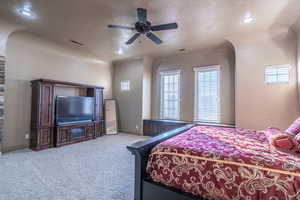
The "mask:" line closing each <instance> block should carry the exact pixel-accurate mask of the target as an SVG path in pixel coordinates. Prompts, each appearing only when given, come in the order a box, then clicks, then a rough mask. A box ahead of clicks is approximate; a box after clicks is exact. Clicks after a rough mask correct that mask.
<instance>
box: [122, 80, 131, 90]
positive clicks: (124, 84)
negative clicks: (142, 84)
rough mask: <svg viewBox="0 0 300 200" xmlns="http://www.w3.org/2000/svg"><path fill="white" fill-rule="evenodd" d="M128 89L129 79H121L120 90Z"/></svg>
mask: <svg viewBox="0 0 300 200" xmlns="http://www.w3.org/2000/svg"><path fill="white" fill-rule="evenodd" d="M129 90H130V81H129V80H125V81H121V91H129Z"/></svg>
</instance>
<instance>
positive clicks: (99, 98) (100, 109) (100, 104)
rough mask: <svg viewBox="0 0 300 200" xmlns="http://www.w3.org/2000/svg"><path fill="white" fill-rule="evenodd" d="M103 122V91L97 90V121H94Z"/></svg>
mask: <svg viewBox="0 0 300 200" xmlns="http://www.w3.org/2000/svg"><path fill="white" fill-rule="evenodd" d="M100 120H103V90H102V89H98V88H97V89H95V119H94V121H100Z"/></svg>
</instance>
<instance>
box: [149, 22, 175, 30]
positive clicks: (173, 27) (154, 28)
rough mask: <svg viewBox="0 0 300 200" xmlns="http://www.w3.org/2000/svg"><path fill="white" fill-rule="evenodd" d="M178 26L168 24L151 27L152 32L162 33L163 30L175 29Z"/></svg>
mask: <svg viewBox="0 0 300 200" xmlns="http://www.w3.org/2000/svg"><path fill="white" fill-rule="evenodd" d="M177 28H178V25H177V23H170V24H161V25H157V26H151V30H152V31H164V30H171V29H177Z"/></svg>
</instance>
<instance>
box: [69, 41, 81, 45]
mask: <svg viewBox="0 0 300 200" xmlns="http://www.w3.org/2000/svg"><path fill="white" fill-rule="evenodd" d="M70 42H72V43H73V44H75V45H77V46H83V44H82V43H80V42H77V41H75V40H70Z"/></svg>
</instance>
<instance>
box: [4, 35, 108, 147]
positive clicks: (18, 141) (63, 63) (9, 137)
mask: <svg viewBox="0 0 300 200" xmlns="http://www.w3.org/2000/svg"><path fill="white" fill-rule="evenodd" d="M6 54H7V65H6V76H7V78H6V91H5V98H6V101H5V121H4V136H3V150H4V151H7V150H11V149H15V148H21V147H25V146H27V145H28V140H26V139H25V134H28V133H29V132H30V129H29V128H30V127H29V126H30V108H31V87H30V80H33V79H38V78H47V79H55V80H62V81H73V82H78V83H86V84H94V85H100V86H104V87H105V92H104V96H105V97H106V98H110V97H112V90H111V66H110V64H109V63H104V62H102V61H100V60H96V59H93V58H91V57H88V56H87V55H85V54H82V53H81V52H80V51H79V50H78V51H77V50H73V49H71V48H69V47H65V46H61V45H58V44H55V43H53V42H49V41H46V40H43V39H41V38H38V37H36V36H33V35H31V34H27V33H22V32H19V33H14V34H12V35H11V36H10V37H9V39H8V42H7V49H6Z"/></svg>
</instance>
